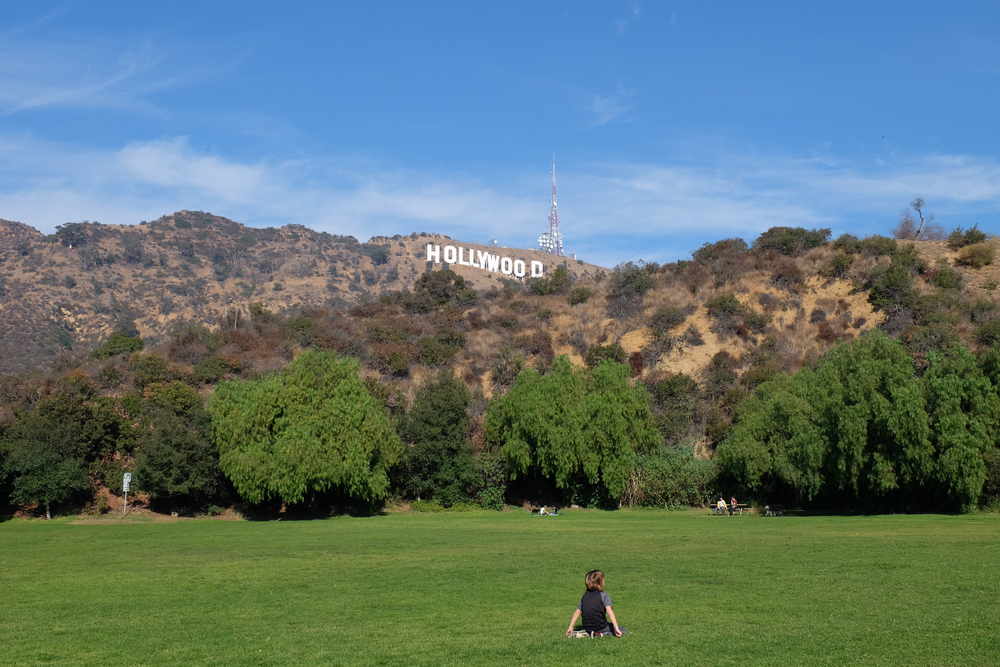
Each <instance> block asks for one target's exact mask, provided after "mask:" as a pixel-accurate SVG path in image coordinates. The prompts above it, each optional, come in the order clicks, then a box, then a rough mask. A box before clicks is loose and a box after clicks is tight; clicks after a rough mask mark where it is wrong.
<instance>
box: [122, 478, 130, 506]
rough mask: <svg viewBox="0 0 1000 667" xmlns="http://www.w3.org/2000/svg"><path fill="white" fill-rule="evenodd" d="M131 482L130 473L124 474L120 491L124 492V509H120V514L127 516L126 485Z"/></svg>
mask: <svg viewBox="0 0 1000 667" xmlns="http://www.w3.org/2000/svg"><path fill="white" fill-rule="evenodd" d="M131 482H132V473H130V472H127V473H125V477H124V479H123V480H122V489H124V490H125V507H124V509H122V514H128V485H129V484H130V483H131Z"/></svg>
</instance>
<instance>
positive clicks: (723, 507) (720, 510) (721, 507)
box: [715, 498, 726, 514]
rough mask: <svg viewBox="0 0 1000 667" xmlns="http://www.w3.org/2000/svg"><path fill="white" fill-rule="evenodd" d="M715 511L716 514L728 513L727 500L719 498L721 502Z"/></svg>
mask: <svg viewBox="0 0 1000 667" xmlns="http://www.w3.org/2000/svg"><path fill="white" fill-rule="evenodd" d="M715 513H716V514H725V513H726V501H725V500H723V499H722V498H719V504H718V506H716V508H715Z"/></svg>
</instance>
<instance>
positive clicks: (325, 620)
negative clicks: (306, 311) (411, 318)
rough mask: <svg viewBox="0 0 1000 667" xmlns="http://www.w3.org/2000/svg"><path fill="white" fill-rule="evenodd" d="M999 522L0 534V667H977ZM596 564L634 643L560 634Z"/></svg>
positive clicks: (997, 644)
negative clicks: (449, 666) (651, 666)
mask: <svg viewBox="0 0 1000 667" xmlns="http://www.w3.org/2000/svg"><path fill="white" fill-rule="evenodd" d="M998 538H1000V517H997V516H995V515H972V516H961V517H953V516H880V517H780V518H764V517H760V516H744V517H738V516H737V517H710V516H708V515H707V513H702V512H675V513H665V512H611V513H604V512H583V511H581V512H576V513H572V512H571V513H569V514H567V515H566V516H561V517H554V518H544V517H543V518H539V517H531V516H528V515H527V513H524V512H507V513H503V514H495V513H485V512H484V513H478V512H476V513H463V514H435V515H407V514H393V515H389V516H382V517H372V518H348V517H343V518H337V519H332V520H328V521H308V522H287V523H286V522H281V523H250V522H223V521H186V522H177V523H129V524H109V525H87V526H79V525H68V524H67V523H66V522H65V521H53V522H40V521H35V522H20V521H12V522H7V523H5V524H0V637H2V639H0V664H3V665H7V664H10V665H14V664H17V665H35V664H74V665H142V664H148V665H299V664H301V665H334V664H348V665H350V664H359V665H360V664H366V665H369V664H375V665H380V664H385V665H390V664H399V665H441V664H452V665H477V664H479V665H497V664H504V665H508V664H510V665H561V664H566V665H609V664H610V665H615V664H620V665H634V664H666V665H674V664H676V665H781V666H782V667H785V666H787V665H817V664H819V665H824V664H830V665H850V664H858V665H887V664H892V665H988V664H997V662H998V661H1000V640H998V639H997V632H996V629H997V621H996V618H997V613H998V611H1000V603H998V601H997V600H998V593H1000V586H998V584H1000V574H998V567H997V558H998V556H1000V546H998V543H1000V539H998ZM594 568H600V569H603V570H604V571H605V573H606V575H607V590H608V592H609V593H610V595H611V597H612V598H613V600H614V606H615V611H616V613H617V615H618V619H619V621H620V623H621V624H622V626H623V627H625V628H627V629H628V630H629V631H630V635H629V636H627V637H625V638H623V639H620V640H614V639H606V640H589V639H586V640H583V639H579V640H578V639H572V640H571V639H566V638H565V637H564V636H563V633H564V631H565V628H566V624H567V622H568V621H569V617H570V615H571V614H572V612H573V609H574V608H575V606H576V603H577V601H578V600H579V597H580V594H581V593H582V591H583V575H584V573H585V572H586V571H587V570H590V569H594Z"/></svg>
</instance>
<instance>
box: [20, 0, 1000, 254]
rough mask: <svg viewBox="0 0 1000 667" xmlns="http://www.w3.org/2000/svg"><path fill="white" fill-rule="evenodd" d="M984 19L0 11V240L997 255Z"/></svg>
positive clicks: (593, 9) (998, 154)
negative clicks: (124, 228)
mask: <svg viewBox="0 0 1000 667" xmlns="http://www.w3.org/2000/svg"><path fill="white" fill-rule="evenodd" d="M998 27H1000V5H997V4H996V3H985V2H983V3H979V2H964V3H944V2H940V3H928V2H909V3H905V4H903V3H898V2H837V3H825V4H824V3H812V2H808V3H806V2H769V3H740V2H697V3H695V2H669V1H662V2H630V1H624V0H608V1H606V2H585V1H580V0H576V1H563V0H548V1H547V2H537V1H535V2H520V1H508V2H503V3H474V2H425V3H416V2H377V1H370V2H282V3H274V2H250V1H247V0H243V1H241V2H204V1H202V2H183V1H177V0H175V1H173V2H170V3H126V2H110V1H108V2H72V1H70V2H44V1H41V0H35V1H32V2H16V1H15V2H9V3H5V5H4V12H3V13H2V15H0V218H6V219H13V220H19V221H21V222H25V223H28V224H30V225H33V226H35V227H37V228H38V229H41V230H42V231H45V232H50V231H52V230H53V229H54V227H55V225H57V224H61V223H64V222H70V221H77V220H84V219H87V220H99V221H101V222H105V223H121V224H134V223H137V222H139V221H140V220H151V219H155V218H157V217H159V216H161V215H163V214H166V213H171V212H173V211H175V210H180V209H192V210H206V211H211V212H212V213H216V214H219V215H224V216H226V217H229V218H232V219H234V220H238V221H240V222H242V223H244V224H247V225H251V226H269V225H275V226H279V225H283V224H287V223H297V224H303V225H306V226H308V227H311V228H313V229H316V230H326V231H330V232H332V233H340V234H354V235H355V236H357V237H358V238H359V239H360V240H367V238H368V237H369V236H371V235H374V234H394V233H409V232H411V231H428V232H430V231H436V232H442V233H445V234H449V235H451V236H452V237H454V238H456V239H461V240H466V241H472V240H478V241H480V242H483V241H486V240H487V239H488V238H489V237H490V236H494V237H496V238H497V239H499V241H500V243H501V244H504V245H509V246H517V247H533V246H534V245H535V242H536V239H537V237H538V235H539V234H540V233H541V232H542V231H544V229H545V227H546V225H547V221H546V217H547V215H548V212H549V204H548V198H549V187H550V186H549V180H550V177H549V170H550V161H551V159H552V154H553V153H555V155H556V159H557V175H558V181H559V204H560V218H561V220H562V223H563V234H564V239H565V241H564V242H565V246H566V248H567V250H568V251H571V252H574V251H575V252H576V253H578V255H579V256H580V257H581V258H583V259H586V260H587V261H592V262H595V263H598V264H602V265H605V266H613V265H614V264H616V263H618V262H621V261H626V260H637V259H643V260H646V261H659V262H665V261H672V260H675V259H679V258H686V257H688V256H689V254H690V252H691V251H692V250H695V249H697V248H698V247H699V246H700V245H701V244H702V243H704V242H706V241H716V240H719V239H722V238H726V237H730V236H741V237H743V238H744V239H746V240H747V241H748V242H750V241H752V240H753V239H754V238H756V236H757V235H759V234H760V233H761V232H762V231H764V230H766V229H768V228H769V227H771V226H775V225H798V226H804V227H809V228H812V227H831V228H832V229H833V230H834V233H835V234H839V233H841V232H853V233H857V234H870V233H887V232H888V231H889V229H890V228H891V227H892V226H893V224H894V223H895V221H896V220H897V218H898V216H899V212H900V210H901V209H903V208H904V207H905V206H906V205H907V203H908V202H909V201H911V200H912V199H913V198H915V197H923V198H924V199H925V200H926V202H927V210H929V211H932V212H934V213H935V214H936V216H937V220H938V222H940V223H941V224H943V225H944V226H945V227H946V228H948V229H950V228H953V227H956V226H960V225H961V226H965V227H968V226H971V225H972V224H975V223H978V224H979V225H980V227H981V228H982V229H984V230H986V231H1000V230H998V229H997V227H998V226H1000V225H998V222H1000V135H998V134H997V132H996V125H997V118H998V116H1000V113H998V111H1000V87H998V84H1000V31H998V30H997V28H998Z"/></svg>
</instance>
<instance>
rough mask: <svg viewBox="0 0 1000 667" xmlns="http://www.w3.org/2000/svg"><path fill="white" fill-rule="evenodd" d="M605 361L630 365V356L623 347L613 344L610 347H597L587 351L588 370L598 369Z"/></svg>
mask: <svg viewBox="0 0 1000 667" xmlns="http://www.w3.org/2000/svg"><path fill="white" fill-rule="evenodd" d="M605 359H611V360H612V361H617V362H618V363H620V364H624V363H628V355H627V354H626V353H625V350H624V349H622V346H621V345H618V344H617V343H612V344H610V345H595V346H594V347H592V348H590V350H588V351H587V359H586V363H587V368H597V367H598V366H600V365H601V362H602V361H604V360H605Z"/></svg>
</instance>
